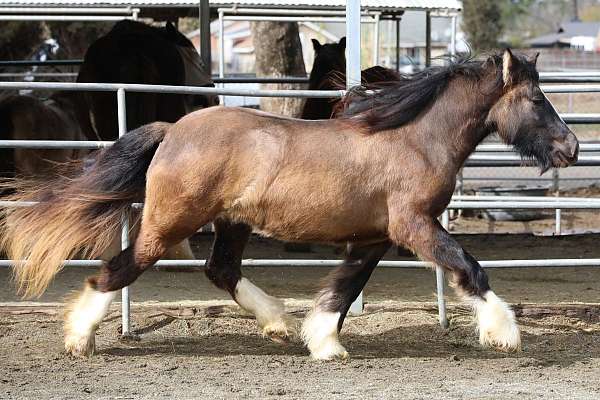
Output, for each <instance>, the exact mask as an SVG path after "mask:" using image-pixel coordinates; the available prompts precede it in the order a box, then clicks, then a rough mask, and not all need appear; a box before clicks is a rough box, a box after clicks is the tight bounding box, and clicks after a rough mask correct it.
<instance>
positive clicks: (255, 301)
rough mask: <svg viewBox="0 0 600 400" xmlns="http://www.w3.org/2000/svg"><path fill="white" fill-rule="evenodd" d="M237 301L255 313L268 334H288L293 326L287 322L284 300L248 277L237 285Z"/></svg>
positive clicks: (245, 308)
mask: <svg viewBox="0 0 600 400" xmlns="http://www.w3.org/2000/svg"><path fill="white" fill-rule="evenodd" d="M235 301H236V302H237V303H238V304H239V305H240V307H242V308H243V309H244V310H246V311H248V312H250V313H252V314H254V316H255V317H256V321H257V322H258V325H259V326H260V327H261V328H263V330H264V331H263V332H264V333H265V334H266V335H270V334H271V333H276V334H279V335H283V336H288V334H290V333H291V331H292V329H291V327H288V326H287V324H286V322H285V305H284V303H283V301H282V300H280V299H277V298H275V297H272V296H269V295H268V294H266V293H265V292H263V291H262V290H261V289H260V288H259V287H257V286H256V285H254V284H253V283H252V282H250V281H249V280H248V279H246V278H242V279H240V280H239V282H238V283H237V285H236V286H235Z"/></svg>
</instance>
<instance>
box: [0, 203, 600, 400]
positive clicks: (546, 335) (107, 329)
mask: <svg viewBox="0 0 600 400" xmlns="http://www.w3.org/2000/svg"><path fill="white" fill-rule="evenodd" d="M583 195H585V193H583ZM552 224H553V220H552V218H551V216H550V215H549V216H548V218H546V219H542V220H538V221H533V222H530V223H507V222H502V223H500V222H492V221H487V220H484V219H481V218H477V217H476V216H472V217H468V218H461V219H459V220H456V221H453V222H452V224H451V230H452V231H453V232H454V233H455V237H456V239H457V240H458V241H459V242H460V243H461V244H462V245H463V246H464V247H465V248H466V249H467V250H468V251H470V252H471V253H472V254H473V255H474V256H475V257H476V258H478V259H480V260H494V259H532V258H600V246H598V243H599V242H600V233H587V234H581V235H566V236H558V237H557V236H551V235H548V234H549V233H550V232H551V231H552V230H553V227H552ZM599 226H600V217H599V215H598V213H577V214H572V215H571V214H566V215H565V219H564V221H563V227H565V229H569V230H571V231H572V232H597V229H598V227H599ZM466 231H472V232H480V234H476V235H473V234H460V233H461V232H466ZM502 232H513V233H512V234H503V233H502ZM514 232H528V233H522V234H514ZM531 232H535V233H536V235H534V234H532V233H531ZM211 240H212V237H211V235H210V234H198V235H196V236H195V237H194V239H193V241H192V245H193V248H194V251H195V253H196V256H197V257H198V258H205V257H206V256H207V252H208V249H209V247H210V243H211ZM245 257H246V258H255V259H257V258H326V259H336V258H339V257H340V254H339V249H336V248H334V247H329V246H313V247H312V248H311V250H310V251H309V252H297V253H289V252H285V251H284V245H283V244H282V243H280V242H276V241H272V240H268V239H264V238H260V237H253V238H252V239H251V243H250V245H249V247H248V249H247V251H246V253H245ZM385 258H386V259H390V260H393V259H409V258H410V257H408V256H406V255H399V254H398V253H397V251H396V249H393V250H390V251H389V252H388V254H387V255H386V257H385ZM94 271H95V269H93V268H67V269H65V270H64V271H63V272H61V273H60V274H59V275H58V276H57V278H56V280H55V282H54V283H53V284H52V285H51V286H50V288H49V289H48V291H47V292H46V293H45V294H44V296H42V297H41V298H40V299H37V300H36V301H35V302H21V301H20V299H19V298H18V297H17V296H16V295H15V294H14V287H13V286H12V284H11V283H10V277H9V271H8V270H7V269H0V399H23V398H35V399H56V398H60V399H81V398H89V399H108V398H119V399H140V398H178V399H187V398H206V399H238V398H239V399H271V398H281V399H305V398H306V399H313V398H324V399H344V400H346V399H384V398H385V399H388V398H389V399H392V398H397V399H430V398H442V399H519V400H521V399H538V398H543V399H564V398H569V399H598V398H600V380H599V379H598V378H599V377H600V304H599V293H600V268H597V267H589V268H573V269H571V268H527V269H512V268H511V269H506V268H503V269H490V270H488V274H489V275H490V282H491V285H492V287H493V288H494V290H495V291H496V292H497V293H498V294H499V295H501V296H502V297H504V298H505V299H506V300H507V301H509V302H510V303H512V304H513V305H514V306H515V309H516V311H517V315H518V319H519V323H520V325H521V327H522V330H523V351H522V352H520V353H516V354H504V353H498V352H495V351H492V350H488V349H483V348H481V347H480V345H479V344H478V342H477V335H476V333H475V331H474V326H473V324H472V319H471V317H470V314H469V312H468V310H467V309H466V308H464V307H463V306H460V305H458V303H457V302H456V299H455V298H454V297H453V295H452V293H451V291H448V297H449V299H450V301H451V303H450V308H449V316H450V323H451V326H450V329H449V330H444V329H442V328H440V327H439V325H438V323H437V309H436V307H435V303H434V300H435V295H434V293H435V278H434V276H433V274H432V272H431V271H428V270H424V269H398V268H379V269H377V270H376V271H375V272H374V274H373V277H372V279H371V280H370V281H369V283H368V285H367V287H366V288H365V302H366V310H365V313H364V314H363V315H360V316H355V317H350V318H349V319H348V320H347V323H346V324H345V326H344V329H343V330H342V335H341V340H342V342H343V344H344V345H345V346H346V348H347V349H348V351H349V352H350V356H351V358H350V359H349V360H347V361H343V362H342V361H333V362H315V361H312V360H310V358H309V356H308V352H307V351H306V350H305V349H304V347H303V346H302V345H301V343H300V342H299V340H298V339H297V338H295V339H293V340H292V342H291V343H289V344H288V345H280V344H276V343H273V342H270V341H269V340H267V339H264V338H262V337H261V335H260V334H259V332H258V329H257V326H256V322H255V320H254V319H253V318H251V317H249V316H247V315H244V314H243V313H242V312H241V311H240V310H239V309H238V308H237V306H235V305H234V303H233V302H232V301H231V300H229V297H228V295H227V294H226V293H224V292H222V291H220V290H218V289H216V288H214V287H213V286H212V284H210V282H208V281H207V279H206V278H205V277H204V273H203V271H202V270H201V269H189V268H186V269H182V268H163V269H152V270H150V271H148V272H147V273H145V274H144V275H142V277H140V279H139V280H138V281H137V282H136V283H135V284H134V285H133V286H132V287H131V293H132V299H133V301H134V303H133V309H132V324H133V330H134V333H135V335H136V338H135V340H127V341H123V340H121V339H120V336H119V332H120V329H121V324H120V311H119V310H120V308H119V304H118V303H116V304H115V305H114V306H113V308H112V311H111V313H110V314H109V316H108V318H107V320H106V321H105V323H104V324H103V325H102V326H101V327H100V330H99V332H98V335H97V339H96V342H97V347H98V354H97V355H95V356H94V357H93V358H90V359H73V358H70V357H68V356H66V355H65V354H64V353H63V352H62V323H61V315H60V314H61V309H62V307H61V303H62V301H63V299H64V296H65V295H66V294H68V293H69V292H71V291H72V290H76V289H79V288H80V286H81V283H82V282H83V280H84V278H85V277H86V276H87V275H90V274H92V273H94ZM328 271H329V268H322V267H302V268H289V267H287V268H272V267H271V268H270V267H262V268H259V267H254V268H246V269H245V271H244V274H245V276H247V277H248V278H249V279H251V280H252V281H253V282H255V283H256V284H257V285H258V286H260V287H262V288H263V289H265V290H266V291H267V292H268V293H270V294H272V295H275V296H278V297H281V298H284V299H286V306H287V308H288V311H289V312H290V313H292V315H294V316H295V317H297V319H298V320H300V319H301V318H302V316H303V315H304V313H305V312H306V311H307V310H308V309H309V307H310V299H311V298H312V297H313V296H314V294H315V292H316V291H317V290H318V287H319V282H320V279H321V278H322V277H324V276H325V275H326V274H327V272H328Z"/></svg>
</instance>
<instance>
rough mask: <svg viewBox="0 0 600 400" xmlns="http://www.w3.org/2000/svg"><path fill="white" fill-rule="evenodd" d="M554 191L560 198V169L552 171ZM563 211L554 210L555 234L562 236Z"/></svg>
mask: <svg viewBox="0 0 600 400" xmlns="http://www.w3.org/2000/svg"><path fill="white" fill-rule="evenodd" d="M552 191H553V192H554V195H555V196H556V197H559V196H560V172H559V171H558V168H554V169H553V170H552ZM561 225H562V210H561V209H560V208H557V209H556V210H554V234H555V235H561V233H562V227H561Z"/></svg>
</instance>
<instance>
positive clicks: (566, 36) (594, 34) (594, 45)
mask: <svg viewBox="0 0 600 400" xmlns="http://www.w3.org/2000/svg"><path fill="white" fill-rule="evenodd" d="M599 33H600V22H567V23H564V24H562V25H561V26H560V28H559V29H558V31H557V32H556V33H551V34H548V35H543V36H538V37H535V38H533V39H529V40H527V41H526V42H525V43H527V44H528V45H529V46H531V47H533V48H569V49H572V50H579V51H594V52H597V51H598V50H600V43H599V36H598V34H599Z"/></svg>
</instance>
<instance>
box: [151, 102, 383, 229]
mask: <svg viewBox="0 0 600 400" xmlns="http://www.w3.org/2000/svg"><path fill="white" fill-rule="evenodd" d="M336 130H337V132H333V131H336ZM378 140H379V139H378V138H375V137H371V138H369V137H364V135H361V134H359V133H357V132H352V131H349V130H348V129H344V128H343V125H342V124H341V123H340V121H335V120H326V121H305V120H300V119H294V118H287V117H282V116H278V115H274V114H269V113H265V112H261V111H255V110H248V109H241V108H229V107H213V108H210V109H206V110H200V111H197V112H194V113H192V114H190V115H188V116H186V117H184V118H183V119H182V120H181V121H179V122H178V123H176V124H175V125H173V126H172V127H171V129H170V131H169V133H168V134H167V136H166V138H165V141H164V142H163V144H162V145H161V148H159V151H158V152H157V157H158V158H159V160H157V161H156V162H155V161H153V164H154V165H153V168H158V169H159V171H160V173H161V174H164V176H169V177H170V179H174V180H176V181H179V182H180V181H185V182H187V188H186V189H183V190H186V191H187V192H186V194H185V195H187V196H199V197H198V202H203V203H206V202H209V203H210V202H211V201H212V200H213V199H216V198H218V199H220V201H221V205H220V207H221V208H222V213H223V215H224V216H226V217H227V218H229V219H231V220H234V221H241V222H245V223H247V224H249V225H252V226H253V227H255V228H256V229H258V230H261V231H263V232H265V233H268V234H271V235H273V236H275V237H279V238H281V239H285V240H317V241H319V240H322V241H331V240H332V239H336V240H339V241H343V240H346V239H348V238H350V237H355V238H359V237H373V236H377V235H379V233H380V232H381V230H382V229H384V228H383V226H384V224H385V223H384V222H385V220H386V218H387V216H386V215H382V214H381V212H380V210H382V209H384V208H381V207H374V206H373V205H374V204H375V203H384V202H385V196H383V195H382V192H381V190H379V189H378V187H381V186H382V185H380V184H379V183H377V181H378V180H377V179H372V178H369V177H368V176H367V173H368V172H369V171H370V169H371V166H370V165H371V164H372V159H373V156H371V154H372V152H371V151H370V150H369V149H371V148H373V149H374V148H375V147H376V143H375V142H377V141H378ZM371 172H372V171H371ZM369 179H370V184H369V185H365V181H366V180H369ZM167 180H169V179H167ZM156 181H158V180H156ZM284 214H285V215H284ZM290 221H293V223H291V222H290ZM332 221H333V222H334V223H332ZM282 224H285V226H284V225H282ZM334 226H335V227H336V228H335V232H332V231H331V230H330V227H334Z"/></svg>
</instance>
